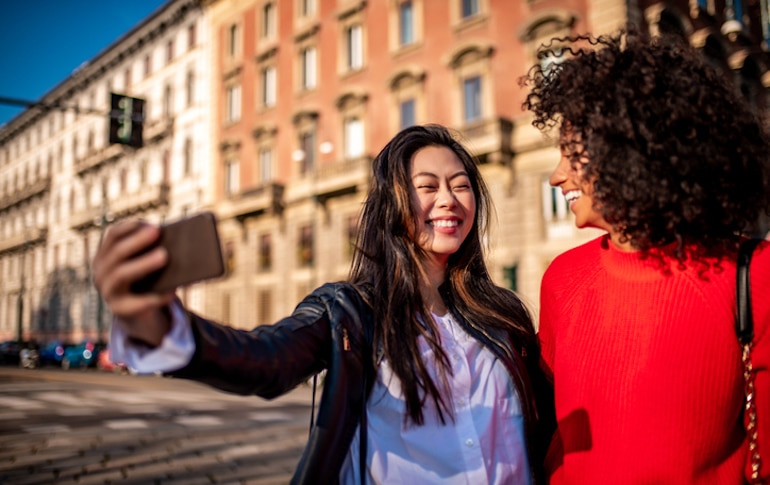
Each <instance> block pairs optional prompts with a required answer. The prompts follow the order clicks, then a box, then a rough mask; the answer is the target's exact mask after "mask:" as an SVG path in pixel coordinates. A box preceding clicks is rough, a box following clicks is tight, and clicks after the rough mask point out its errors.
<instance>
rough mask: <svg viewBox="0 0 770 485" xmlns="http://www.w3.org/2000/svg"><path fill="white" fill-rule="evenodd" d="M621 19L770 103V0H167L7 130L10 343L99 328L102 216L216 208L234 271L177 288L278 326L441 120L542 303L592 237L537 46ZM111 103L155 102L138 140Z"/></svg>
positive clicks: (3, 290)
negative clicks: (122, 134)
mask: <svg viewBox="0 0 770 485" xmlns="http://www.w3.org/2000/svg"><path fill="white" fill-rule="evenodd" d="M626 22H631V23H634V24H637V25H641V26H642V27H643V28H645V29H649V31H651V32H652V33H654V34H657V33H661V32H670V33H677V34H679V35H681V36H683V37H686V38H688V39H689V41H690V43H691V44H693V45H695V46H696V47H698V48H699V49H701V51H702V52H703V55H704V56H706V57H707V58H708V59H709V61H710V62H712V63H713V65H714V66H715V67H716V68H717V69H719V70H720V71H721V72H722V73H723V74H724V75H725V76H727V77H728V78H730V79H731V80H732V81H733V82H734V85H735V87H736V89H737V90H739V91H740V92H742V93H743V95H745V96H746V97H747V98H748V100H749V101H750V102H751V103H752V105H753V106H755V107H756V109H757V110H758V112H759V113H761V114H762V115H764V114H765V113H766V111H767V87H768V85H770V77H768V76H770V74H768V61H770V59H769V58H768V54H767V53H768V41H770V19H768V0H727V1H725V0H690V1H687V0H680V1H665V2H661V1H646V0H588V1H583V0H571V1H564V0H520V1H516V0H369V1H365V0H202V1H201V0H170V1H169V2H167V3H165V4H164V5H163V6H162V7H161V8H159V9H158V10H157V11H156V12H154V13H153V14H152V15H150V16H149V17H148V18H147V19H145V20H144V21H142V22H141V23H140V24H139V25H137V26H136V27H135V28H134V29H132V30H131V31H130V32H127V33H126V34H125V35H123V36H122V37H121V38H119V39H118V40H117V41H115V42H114V43H113V44H112V45H110V46H108V47H107V48H105V49H104V50H103V51H102V52H101V53H100V54H98V55H97V56H96V57H95V58H94V59H92V60H91V61H90V62H89V63H88V64H87V65H85V66H84V67H82V68H81V69H79V70H78V71H77V72H75V73H74V74H73V75H71V76H70V77H68V78H67V79H64V80H62V81H61V83H60V84H58V85H57V86H55V87H54V88H53V89H51V90H50V91H49V92H48V93H47V94H46V95H45V96H44V97H43V98H42V99H41V100H40V103H39V105H38V106H33V107H30V108H29V109H27V110H26V111H24V112H23V113H21V114H20V115H19V116H17V117H16V118H14V119H13V120H11V121H10V122H9V123H7V124H6V125H5V126H3V127H1V128H0V340H6V339H17V338H18V339H24V340H28V339H36V340H38V341H45V340H50V339H53V338H64V339H68V340H73V341H75V340H79V339H82V338H92V339H98V340H103V339H105V338H106V332H107V329H108V327H109V320H110V318H111V317H110V315H109V314H108V312H107V310H106V308H105V307H104V305H103V304H102V302H101V301H100V300H99V298H98V296H97V295H96V293H95V291H94V289H93V287H92V286H91V284H90V258H91V257H92V256H93V252H94V250H95V248H96V247H97V245H98V244H99V241H100V238H101V237H102V236H103V233H104V230H105V227H106V226H107V225H109V224H110V223H111V222H115V221H118V220H121V219H125V218H129V217H141V218H144V219H147V220H150V221H154V222H162V221H171V220H176V219H178V218H180V217H183V216H185V215H187V214H191V213H194V212H197V211H201V210H212V211H214V212H215V213H216V214H217V216H218V217H219V230H220V237H221V240H222V248H223V252H224V255H225V260H226V267H227V274H226V275H225V276H224V277H222V278H220V279H217V280H213V281H209V282H204V283H199V284H196V285H192V286H190V287H189V288H182V289H180V292H179V294H180V297H181V298H182V299H183V300H184V301H185V302H186V303H187V304H188V305H189V306H190V307H191V308H193V309H194V310H197V311H200V312H202V313H204V314H206V315H207V316H210V317H212V318H215V319H219V320H222V321H224V322H227V323H230V324H232V325H235V326H241V327H246V328H249V327H251V326H253V325H256V324H264V323H271V322H273V321H275V320H277V319H278V318H280V317H282V316H284V315H286V314H288V313H289V312H290V311H291V310H292V309H293V308H294V306H295V305H296V304H297V303H298V301H299V300H300V299H301V298H302V296H304V295H305V294H306V293H307V292H308V291H310V290H311V289H312V288H314V287H316V286H318V285H320V284H321V283H323V282H325V281H330V280H338V279H344V278H345V277H346V276H347V273H348V268H349V264H350V261H351V254H352V251H351V249H352V242H353V237H354V235H355V232H356V227H357V224H358V215H359V211H360V208H361V202H362V200H363V197H364V196H365V194H366V190H367V187H368V183H369V172H370V162H371V160H372V159H373V157H374V156H375V155H376V154H377V153H378V151H379V150H380V149H381V148H382V147H383V146H384V144H385V143H386V142H387V141H388V140H389V139H390V138H391V137H392V136H393V135H394V134H395V133H396V132H397V131H398V130H400V129H401V128H404V127H406V126H409V125H413V124H423V123H430V122H436V123H442V124H445V125H448V126H450V127H451V128H453V129H455V130H456V131H457V132H458V133H459V134H460V136H461V137H462V140H463V142H464V143H465V144H466V146H468V147H469V148H470V149H471V151H472V152H473V154H474V155H476V156H477V157H478V160H479V163H480V164H481V170H482V173H483V174H484V176H485V178H486V181H487V183H488V185H489V187H490V189H491V193H492V195H493V199H494V203H495V207H496V218H495V220H494V221H493V224H492V234H491V236H490V239H489V241H488V242H489V248H490V249H489V252H488V261H489V267H490V270H491V272H492V276H493V278H494V279H495V280H496V281H497V282H498V283H499V284H501V285H503V286H506V287H509V288H512V289H514V290H516V291H517V292H518V293H519V294H520V295H521V296H522V298H523V299H524V300H525V302H526V303H527V304H528V305H529V306H530V308H531V309H532V311H533V313H535V314H537V302H538V298H539V294H538V293H539V283H540V278H541V276H542V274H543V271H544V270H545V268H546V266H547V265H548V263H549V262H550V261H551V260H552V258H553V257H554V256H555V255H557V254H558V253H560V252H562V251H564V250H566V249H568V248H570V247H573V246H575V245H577V244H579V243H581V242H583V241H586V240H588V239H590V238H592V237H595V236H596V235H597V234H598V232H595V231H590V230H580V231H578V230H577V229H575V228H574V226H573V223H572V217H571V214H570V213H569V211H568V209H567V205H566V203H565V201H564V199H563V197H562V196H561V194H560V193H559V192H558V191H556V190H553V189H552V188H551V187H549V185H548V177H549V175H550V172H551V170H552V169H553V167H554V166H555V163H556V161H557V160H558V150H557V148H556V146H555V140H548V139H546V138H544V137H543V136H542V135H541V134H540V133H539V132H537V131H536V130H534V128H532V127H531V125H530V120H529V116H528V114H527V113H525V112H522V110H521V103H522V101H523V100H524V96H525V92H524V91H523V90H522V88H521V87H520V86H519V84H518V78H519V77H520V76H522V75H523V74H524V73H525V72H526V71H527V69H528V68H529V67H530V66H531V65H533V64H534V63H538V62H557V61H558V60H555V59H537V58H536V56H535V51H536V49H537V47H538V46H539V45H541V44H542V43H544V42H547V41H549V40H550V39H551V38H553V37H554V36H564V35H569V34H576V33H585V32H591V33H594V34H601V33H607V32H613V31H615V30H617V29H618V28H620V27H622V26H623V25H624V24H625V23H626ZM110 93H118V94H121V95H124V96H129V97H131V98H135V99H137V100H142V101H143V104H144V106H143V110H144V122H143V124H142V125H143V126H142V146H139V147H133V146H130V145H126V144H122V143H110V140H109V136H108V134H109V132H110V119H109V117H108V116H107V114H106V113H108V112H110V111H111V110H112V109H113V106H112V105H111V96H110ZM126 99H128V98H126ZM137 103H140V102H139V101H137ZM137 107H138V105H135V106H134V108H135V109H136V108H137ZM113 134H114V132H113Z"/></svg>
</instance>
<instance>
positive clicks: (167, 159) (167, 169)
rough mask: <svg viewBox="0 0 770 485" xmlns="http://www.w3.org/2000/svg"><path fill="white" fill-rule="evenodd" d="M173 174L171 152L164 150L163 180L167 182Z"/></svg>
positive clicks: (161, 175)
mask: <svg viewBox="0 0 770 485" xmlns="http://www.w3.org/2000/svg"><path fill="white" fill-rule="evenodd" d="M170 175H171V152H170V151H169V150H164V151H163V164H162V166H161V174H160V177H161V180H162V181H163V183H164V184H167V183H168V181H169V179H170V177H169V176H170Z"/></svg>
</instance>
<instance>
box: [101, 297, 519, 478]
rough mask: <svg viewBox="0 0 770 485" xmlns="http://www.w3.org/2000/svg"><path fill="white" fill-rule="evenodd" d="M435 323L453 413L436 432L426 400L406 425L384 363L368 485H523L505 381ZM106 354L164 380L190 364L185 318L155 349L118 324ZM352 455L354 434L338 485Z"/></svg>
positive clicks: (371, 429)
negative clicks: (418, 419)
mask: <svg viewBox="0 0 770 485" xmlns="http://www.w3.org/2000/svg"><path fill="white" fill-rule="evenodd" d="M434 318H435V320H436V322H437V323H438V325H439V331H440V338H441V343H442V348H443V349H444V351H445V352H446V353H447V356H448V357H449V361H450V364H451V372H450V374H449V375H448V377H449V379H448V381H449V389H447V390H445V392H446V394H445V395H446V396H447V397H448V398H449V397H451V404H452V406H453V410H454V412H453V414H452V415H451V416H446V415H445V419H446V421H447V422H446V424H442V423H441V421H440V420H439V418H438V414H437V412H436V408H435V404H434V403H433V402H432V400H427V401H426V404H425V406H424V407H423V415H424V418H425V420H424V424H423V425H421V426H416V425H414V424H413V423H412V422H411V421H407V423H406V424H405V422H404V415H405V414H406V403H405V401H404V397H403V394H402V392H401V383H400V382H399V380H398V378H397V377H396V376H395V374H394V373H393V371H392V369H391V368H390V366H389V365H388V362H387V361H383V362H382V363H381V364H380V366H379V369H378V371H377V380H376V382H375V383H374V387H373V390H372V394H371V396H370V398H369V401H368V403H367V416H368V428H367V429H368V443H367V454H368V456H367V459H366V463H367V467H368V473H367V482H369V483H376V484H387V483H394V484H406V483H421V484H423V483H441V484H473V485H476V484H516V485H519V484H521V485H529V484H530V473H529V462H528V460H527V453H526V446H525V439H524V418H523V415H522V410H521V401H520V400H519V396H518V393H517V392H516V389H515V387H514V385H513V382H512V380H511V376H510V375H509V374H508V371H507V370H506V369H505V367H504V365H503V364H502V363H501V362H498V361H497V359H496V358H495V356H494V355H493V354H492V353H491V352H490V351H489V350H487V349H486V348H484V347H483V346H482V345H481V344H480V343H479V342H478V341H476V340H475V339H473V338H471V337H470V336H468V334H466V333H465V332H464V331H463V330H462V328H461V327H460V326H459V325H458V324H457V322H455V321H454V319H453V318H452V317H451V316H450V315H445V316H443V317H439V316H436V315H434ZM419 346H420V349H421V351H422V357H423V359H425V361H426V364H427V367H428V369H429V370H430V373H431V377H432V378H433V379H434V382H436V383H437V385H439V386H440V385H441V384H440V383H441V379H440V376H439V375H438V372H437V368H436V366H435V365H434V364H435V361H436V356H435V355H434V353H433V352H432V351H431V350H430V348H429V346H428V345H427V344H426V343H425V341H424V339H421V341H420V342H419ZM110 348H111V349H112V350H111V352H112V353H113V359H114V360H118V361H122V362H125V363H126V364H127V365H128V366H130V367H132V368H134V369H136V370H137V371H138V372H141V373H148V372H150V373H151V372H167V371H171V370H174V369H178V368H180V367H182V366H184V365H186V364H187V363H188V362H189V361H190V359H191V358H192V354H193V352H194V339H193V335H192V332H191V330H190V326H189V325H188V324H187V322H186V321H185V317H184V313H183V312H182V311H181V309H180V308H178V307H177V306H176V305H174V308H173V310H172V329H171V332H170V333H169V335H168V336H166V339H165V340H164V342H163V343H162V345H161V346H160V347H158V348H157V349H152V350H149V349H142V348H139V347H135V346H132V345H131V344H130V343H129V342H128V340H127V339H126V337H125V333H124V332H123V330H122V329H121V326H120V322H116V324H115V325H113V330H112V333H111V336H110ZM358 452H359V433H358V432H356V436H355V437H354V438H353V441H352V442H351V445H350V450H349V452H348V456H347V458H346V460H345V463H344V464H343V466H342V469H341V471H340V479H341V482H342V483H343V484H351V485H353V484H358V483H360V470H359V466H358V464H359V460H358Z"/></svg>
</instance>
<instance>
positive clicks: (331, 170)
mask: <svg viewBox="0 0 770 485" xmlns="http://www.w3.org/2000/svg"><path fill="white" fill-rule="evenodd" d="M371 174H372V158H371V157H370V156H368V155H364V156H361V157H358V158H354V159H349V160H343V161H339V162H336V163H333V164H331V165H324V166H322V167H319V168H318V170H317V172H316V177H315V181H314V184H313V185H314V187H313V191H314V192H315V195H316V197H318V200H319V201H320V202H321V203H324V202H325V201H326V200H328V199H331V198H333V197H337V196H340V195H344V194H349V193H354V192H357V191H360V190H365V188H366V187H367V186H368V185H369V180H370V178H371Z"/></svg>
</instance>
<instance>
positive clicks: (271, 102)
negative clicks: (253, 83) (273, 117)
mask: <svg viewBox="0 0 770 485" xmlns="http://www.w3.org/2000/svg"><path fill="white" fill-rule="evenodd" d="M276 77H277V71H276V69H275V66H267V67H265V68H263V69H262V106H264V107H266V108H269V107H271V106H275V102H276V89H277V85H276Z"/></svg>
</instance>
